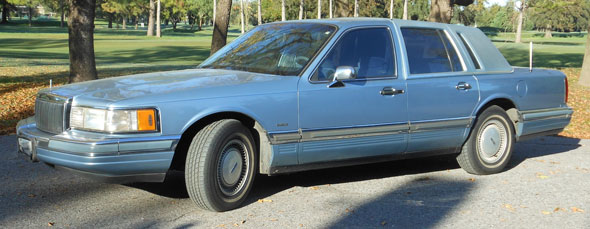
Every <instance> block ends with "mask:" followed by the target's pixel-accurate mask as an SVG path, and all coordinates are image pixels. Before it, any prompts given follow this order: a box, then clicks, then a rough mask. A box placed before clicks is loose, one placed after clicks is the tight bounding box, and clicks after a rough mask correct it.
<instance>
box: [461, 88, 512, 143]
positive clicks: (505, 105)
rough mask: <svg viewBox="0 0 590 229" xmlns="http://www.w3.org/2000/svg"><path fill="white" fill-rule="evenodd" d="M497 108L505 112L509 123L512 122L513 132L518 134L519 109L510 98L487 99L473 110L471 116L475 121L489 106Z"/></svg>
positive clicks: (499, 96) (505, 96)
mask: <svg viewBox="0 0 590 229" xmlns="http://www.w3.org/2000/svg"><path fill="white" fill-rule="evenodd" d="M494 105H496V106H499V107H501V108H502V109H504V111H506V114H508V117H509V118H510V121H511V122H512V126H513V128H514V130H515V133H517V136H518V133H520V131H519V128H520V127H519V125H518V123H519V122H521V119H520V113H519V108H518V105H517V104H516V103H515V102H514V101H513V100H512V99H510V96H507V95H504V96H501V95H498V96H494V97H488V99H486V100H485V101H484V102H482V103H480V105H479V106H478V107H477V108H476V109H475V111H474V114H473V116H474V117H475V119H477V117H479V115H480V114H481V113H482V112H483V111H484V110H486V109H487V108H488V107H491V106H494ZM473 124H475V120H473V123H472V125H471V126H473Z"/></svg>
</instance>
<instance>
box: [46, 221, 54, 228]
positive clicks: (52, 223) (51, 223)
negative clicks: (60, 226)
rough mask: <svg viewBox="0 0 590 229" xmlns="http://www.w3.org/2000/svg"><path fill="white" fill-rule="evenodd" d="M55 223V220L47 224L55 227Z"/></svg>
mask: <svg viewBox="0 0 590 229" xmlns="http://www.w3.org/2000/svg"><path fill="white" fill-rule="evenodd" d="M54 224H55V222H49V223H47V226H49V227H53V225H54Z"/></svg>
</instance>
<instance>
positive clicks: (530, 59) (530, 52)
mask: <svg viewBox="0 0 590 229" xmlns="http://www.w3.org/2000/svg"><path fill="white" fill-rule="evenodd" d="M532 71H533V42H532V41H531V43H530V45H529V72H532Z"/></svg>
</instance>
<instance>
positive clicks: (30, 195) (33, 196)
mask: <svg viewBox="0 0 590 229" xmlns="http://www.w3.org/2000/svg"><path fill="white" fill-rule="evenodd" d="M27 196H28V197H31V198H35V196H37V195H35V194H29V195H27Z"/></svg>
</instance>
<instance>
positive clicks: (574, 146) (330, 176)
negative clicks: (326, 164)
mask: <svg viewBox="0 0 590 229" xmlns="http://www.w3.org/2000/svg"><path fill="white" fill-rule="evenodd" d="M15 141H16V137H15V136H0V184H1V185H0V228H42V227H49V226H52V227H59V228H62V227H63V228H67V227H74V228H77V227H109V228H149V227H156V228H160V227H163V228H187V227H199V228H201V227H205V228H212V227H224V228H233V227H247V228H283V227H287V228H298V227H304V228H318V227H336V228H341V227H363V228H366V227H394V228H489V227H502V228H506V227H509V228H590V140H579V139H568V138H560V137H544V138H540V139H536V140H532V141H527V142H522V143H518V144H517V146H516V148H515V154H514V156H513V158H512V161H511V163H510V164H509V168H508V170H507V171H505V172H503V173H500V174H496V175H490V176H474V175H469V174H467V173H465V172H464V171H463V170H461V169H460V168H459V167H458V165H457V163H456V162H455V161H454V158H452V157H448V156H447V157H437V158H428V159H414V160H403V161H395V162H387V163H380V164H372V165H364V166H354V167H344V168H336V169H327V170H319V171H310V172H304V173H297V174H291V175H284V176H275V177H267V176H258V177H257V178H256V181H255V187H254V189H253V190H252V192H251V194H250V198H249V200H248V201H247V202H246V203H245V205H244V206H243V207H242V208H239V209H236V210H233V211H230V212H225V213H213V212H206V211H202V210H200V209H197V208H196V207H195V206H194V205H193V203H192V202H191V201H190V199H188V195H187V193H186V190H185V189H184V181H183V179H184V178H183V177H182V175H181V174H175V175H172V176H170V179H168V180H167V181H166V182H165V183H161V184H151V183H135V184H127V185H119V184H103V183H98V182H94V181H92V180H87V179H85V178H81V177H77V176H75V175H73V174H70V173H68V172H67V171H58V170H54V169H52V168H50V167H48V166H46V165H44V164H42V163H30V162H28V161H25V160H23V159H22V158H21V157H19V156H17V154H16V142H15Z"/></svg>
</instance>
